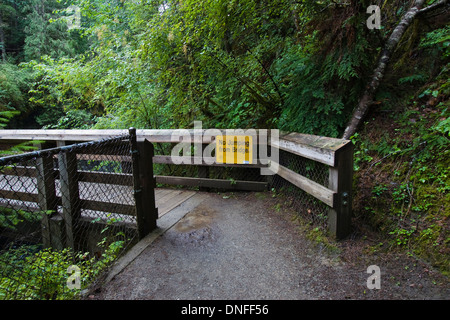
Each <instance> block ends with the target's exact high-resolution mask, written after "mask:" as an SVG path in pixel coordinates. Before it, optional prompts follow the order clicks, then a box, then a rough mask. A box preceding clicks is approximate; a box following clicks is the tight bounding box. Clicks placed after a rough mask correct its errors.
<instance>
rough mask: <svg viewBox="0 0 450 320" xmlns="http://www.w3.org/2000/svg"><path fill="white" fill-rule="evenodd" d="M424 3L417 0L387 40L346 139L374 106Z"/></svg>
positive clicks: (345, 133)
mask: <svg viewBox="0 0 450 320" xmlns="http://www.w3.org/2000/svg"><path fill="white" fill-rule="evenodd" d="M424 2H425V0H416V2H415V3H414V5H413V6H412V7H411V9H409V10H408V12H406V13H405V15H404V16H403V17H402V19H401V21H400V23H399V24H398V25H397V27H395V29H394V31H393V32H392V34H391V36H390V37H389V39H388V40H387V42H386V45H385V47H384V49H383V51H382V53H381V57H380V60H379V62H378V66H377V68H376V69H375V71H374V73H373V76H372V78H371V80H370V82H369V84H368V85H367V87H366V90H365V91H364V94H363V95H362V97H361V99H360V100H359V102H358V106H357V108H356V109H355V111H354V112H353V116H352V118H351V119H350V122H349V123H348V125H347V128H346V129H345V131H344V135H343V138H344V139H349V138H350V137H351V136H352V135H353V134H354V133H355V132H356V130H357V129H358V127H359V125H360V124H361V122H362V121H363V120H364V117H365V116H366V114H367V112H368V110H369V108H370V106H371V105H372V102H373V98H374V95H375V92H376V91H377V89H378V86H379V85H380V82H381V79H383V76H384V72H385V70H386V66H387V64H388V63H389V60H390V58H391V55H392V53H393V52H394V50H395V48H396V47H397V44H398V42H399V41H400V38H401V37H402V36H403V33H404V32H405V31H406V29H407V28H408V27H409V25H410V24H411V22H412V21H413V20H414V18H415V16H416V15H417V13H419V11H420V9H421V8H422V6H423V4H424ZM444 2H446V1H444Z"/></svg>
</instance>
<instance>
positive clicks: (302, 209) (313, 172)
mask: <svg viewBox="0 0 450 320" xmlns="http://www.w3.org/2000/svg"><path fill="white" fill-rule="evenodd" d="M279 163H280V165H282V166H284V167H286V168H288V169H290V170H292V171H294V172H295V173H298V174H300V175H302V176H304V177H306V178H308V179H310V180H312V181H314V182H317V183H319V184H321V185H323V186H325V187H326V186H328V184H329V181H328V179H329V166H327V165H325V164H322V163H320V162H316V161H313V160H310V159H306V158H303V157H301V156H299V155H295V154H293V153H290V152H286V151H284V150H279ZM270 187H271V188H272V190H273V191H275V192H277V193H279V194H280V195H281V196H283V197H285V198H286V201H285V203H286V205H288V206H290V207H291V208H293V209H294V210H295V212H297V214H298V215H299V216H300V217H302V218H303V219H305V220H307V221H309V222H311V223H312V224H313V225H315V226H317V227H319V228H321V229H323V230H326V229H327V224H328V223H327V221H328V211H329V208H330V207H329V206H327V205H326V204H325V203H323V202H321V201H320V200H318V199H317V198H315V197H313V196H312V195H310V194H308V193H307V192H305V191H303V190H302V189H300V188H298V187H297V186H295V185H293V184H292V183H290V182H289V181H287V180H285V179H283V178H282V177H280V176H279V175H274V176H273V177H272V178H271V183H270Z"/></svg>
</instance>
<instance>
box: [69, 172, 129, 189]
mask: <svg viewBox="0 0 450 320" xmlns="http://www.w3.org/2000/svg"><path fill="white" fill-rule="evenodd" d="M78 174H79V181H83V182H94V183H106V184H113V185H120V186H133V175H132V174H124V173H106V172H92V171H78Z"/></svg>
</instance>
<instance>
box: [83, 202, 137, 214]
mask: <svg viewBox="0 0 450 320" xmlns="http://www.w3.org/2000/svg"><path fill="white" fill-rule="evenodd" d="M81 208H82V209H86V210H93V211H102V212H108V213H118V214H125V215H130V216H134V215H135V207H134V205H129V204H121V203H113V202H102V201H93V200H81Z"/></svg>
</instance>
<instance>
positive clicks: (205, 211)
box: [87, 192, 450, 300]
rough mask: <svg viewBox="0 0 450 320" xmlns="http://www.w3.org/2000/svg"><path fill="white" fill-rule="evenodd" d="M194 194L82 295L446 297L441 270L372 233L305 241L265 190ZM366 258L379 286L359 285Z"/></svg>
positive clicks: (449, 288)
mask: <svg viewBox="0 0 450 320" xmlns="http://www.w3.org/2000/svg"><path fill="white" fill-rule="evenodd" d="M196 196H203V199H202V200H201V201H199V203H198V205H196V206H195V208H193V209H192V210H190V211H189V212H188V213H187V214H186V215H185V216H184V217H183V218H182V219H181V220H179V221H178V222H177V223H176V224H174V226H173V227H171V228H168V229H167V230H166V231H165V232H164V233H162V234H160V235H159V236H158V237H156V238H155V240H154V241H152V242H151V243H150V244H148V245H146V247H145V249H143V250H142V252H141V253H140V254H139V255H138V256H137V257H136V258H135V259H134V260H132V261H131V262H130V263H128V264H127V265H125V266H124V267H123V268H122V269H121V271H120V272H118V273H117V274H116V275H115V276H114V277H112V279H111V280H110V281H108V282H106V283H104V284H103V285H102V286H101V287H98V288H97V289H96V290H95V291H93V292H91V294H90V295H89V296H88V297H87V299H102V300H111V299H126V300H128V299H133V300H134V299H137V300H139V299H146V300H147V299H152V300H153V299H155V300H158V299H170V300H171V299H174V300H175V299H179V300H185V299H186V300H197V299H198V300H205V299H207V300H216V299H221V300H234V299H235V300H240V299H257V300H259V299H270V300H280V299H283V300H294V299H295V300H316V299H318V300H326V299H333V300H342V299H353V300H363V299H383V300H384V299H386V300H392V299H395V300H403V299H405V300H423V299H425V300H428V299H446V300H447V299H450V281H449V279H448V278H447V277H445V276H443V275H441V274H440V273H439V272H437V271H436V270H433V268H431V267H430V266H429V265H428V264H427V263H425V262H424V261H419V260H417V259H415V258H413V257H410V256H407V255H406V254H405V253H402V252H400V251H398V250H394V251H393V250H383V248H381V247H380V246H379V245H378V241H379V239H376V235H373V234H372V235H370V234H366V235H361V236H355V235H354V236H352V237H350V238H349V239H347V240H343V241H339V242H334V241H329V240H328V241H316V240H312V239H311V237H309V236H307V235H308V231H307V230H308V228H309V229H311V226H308V225H307V224H305V223H304V222H302V221H300V220H299V219H296V218H295V217H296V215H295V214H294V213H293V212H292V211H291V210H290V209H289V208H283V207H282V206H281V209H280V206H279V205H278V206H277V204H278V203H280V201H282V199H281V198H278V197H273V195H272V194H271V193H269V192H267V193H221V194H218V193H207V194H206V196H205V193H201V192H200V193H198V194H197V195H196ZM196 196H194V198H195V197H196ZM168 214H170V213H168ZM355 234H360V232H357V233H355ZM371 265H377V266H378V267H379V268H380V271H381V276H380V289H369V288H368V287H367V280H368V278H369V277H370V276H371V274H369V273H367V268H368V267H369V266H371Z"/></svg>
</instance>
